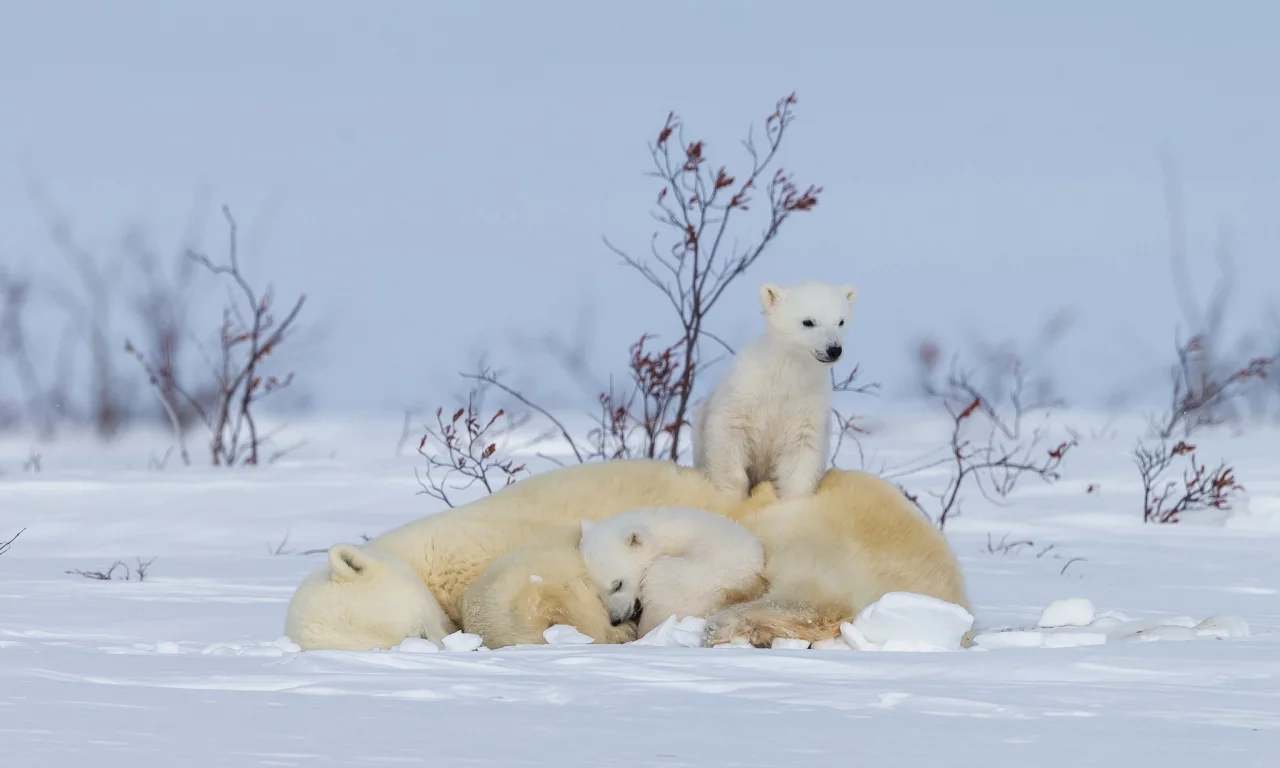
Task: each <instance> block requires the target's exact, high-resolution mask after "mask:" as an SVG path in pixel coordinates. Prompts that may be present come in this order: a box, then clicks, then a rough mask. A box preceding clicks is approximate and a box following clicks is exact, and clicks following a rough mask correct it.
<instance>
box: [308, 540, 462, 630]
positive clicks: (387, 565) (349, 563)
mask: <svg viewBox="0 0 1280 768" xmlns="http://www.w3.org/2000/svg"><path fill="white" fill-rule="evenodd" d="M455 629H456V627H455V626H454V624H453V622H452V621H450V620H449V617H448V615H447V614H445V612H444V610H443V609H442V608H441V607H440V603H439V602H437V601H436V599H435V597H434V596H433V595H432V594H431V590H429V589H427V585H426V584H424V583H422V579H420V578H419V577H418V574H417V573H415V572H414V571H413V569H412V568H410V567H409V564H408V563H406V562H404V561H403V560H401V559H399V558H397V557H395V556H393V555H389V554H385V553H379V552H375V551H372V550H370V549H367V548H361V547H357V546H354V545H351V544H336V545H334V546H333V547H332V548H330V549H329V562H328V563H327V564H326V565H324V566H322V567H320V568H317V569H316V570H315V571H313V572H312V573H311V574H310V575H309V576H307V578H306V579H304V580H303V582H302V585H301V586H299V587H298V589H297V591H296V592H294V593H293V599H292V600H290V602H289V610H288V613H287V614H286V615H285V625H284V631H285V634H286V635H288V636H289V639H291V640H292V641H293V642H295V643H297V644H298V645H299V646H301V647H302V650H304V651H307V650H318V649H322V648H323V649H335V650H350V651H368V650H373V649H374V648H384V649H385V648H390V647H392V646H394V645H398V644H399V643H400V641H401V640H403V639H404V638H406V637H422V638H425V639H427V640H430V641H431V642H433V643H435V644H436V645H440V644H441V640H442V639H443V638H444V636H445V635H448V634H450V633H451V632H453V631H454V630H455Z"/></svg>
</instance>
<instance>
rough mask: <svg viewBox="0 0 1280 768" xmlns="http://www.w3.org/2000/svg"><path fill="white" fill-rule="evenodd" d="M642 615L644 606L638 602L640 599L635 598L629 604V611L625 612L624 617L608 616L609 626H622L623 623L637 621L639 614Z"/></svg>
mask: <svg viewBox="0 0 1280 768" xmlns="http://www.w3.org/2000/svg"><path fill="white" fill-rule="evenodd" d="M642 613H644V605H643V604H642V603H641V602H640V598H638V597H637V598H636V601H635V602H634V603H632V604H631V610H629V611H627V614H626V615H625V616H613V615H610V616H609V624H611V625H612V626H615V627H616V626H618V625H619V624H622V623H624V622H628V621H639V620H640V614H642Z"/></svg>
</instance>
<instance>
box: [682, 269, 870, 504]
mask: <svg viewBox="0 0 1280 768" xmlns="http://www.w3.org/2000/svg"><path fill="white" fill-rule="evenodd" d="M856 296H857V291H856V290H855V289H854V288H853V287H852V286H848V285H846V286H836V285H828V284H826V283H818V282H805V283H799V284H797V285H792V286H787V287H785V288H780V287H778V286H776V285H765V286H763V287H761V289H760V303H761V305H762V306H763V308H764V316H765V325H766V328H765V332H764V333H763V334H762V335H761V336H759V337H758V338H757V339H756V340H755V341H753V342H751V344H749V345H747V346H746V347H744V348H743V349H742V350H741V351H739V352H738V354H737V355H736V356H735V357H734V358H733V362H732V364H731V365H730V366H729V370H728V371H727V372H726V373H725V375H724V377H723V378H721V379H720V381H719V383H718V384H717V385H716V388H715V390H714V391H712V393H711V395H710V396H709V397H708V398H707V401H706V402H705V403H704V404H703V405H702V407H701V408H700V409H699V413H698V417H697V420H696V422H697V423H696V426H695V427H694V435H693V463H694V466H696V467H698V468H699V469H701V470H702V471H703V472H705V473H706V474H707V476H708V477H709V478H710V479H711V481H712V483H714V484H715V486H716V487H717V488H719V489H721V490H724V491H729V492H731V493H734V494H736V495H737V496H738V497H739V498H746V497H747V494H748V493H749V492H750V490H751V488H752V487H753V486H754V485H755V484H756V483H760V482H763V481H765V480H771V481H773V483H774V485H775V486H776V487H777V491H778V496H779V497H780V498H783V499H787V498H791V497H793V496H799V495H803V494H809V493H813V491H814V489H815V488H817V486H818V481H819V480H820V479H821V478H822V473H823V472H824V471H826V468H827V457H828V454H829V453H830V450H831V447H830V446H831V375H830V368H831V366H832V365H833V364H835V362H836V361H837V360H839V359H840V356H841V353H842V351H843V346H844V335H845V330H846V327H847V326H848V323H849V319H850V316H851V313H852V309H853V300H854V298H855V297H856ZM806 323H809V324H810V325H806Z"/></svg>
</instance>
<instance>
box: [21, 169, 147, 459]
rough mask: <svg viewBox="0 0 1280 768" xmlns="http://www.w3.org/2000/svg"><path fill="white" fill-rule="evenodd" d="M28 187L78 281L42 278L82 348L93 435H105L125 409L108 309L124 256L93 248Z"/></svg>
mask: <svg viewBox="0 0 1280 768" xmlns="http://www.w3.org/2000/svg"><path fill="white" fill-rule="evenodd" d="M29 191H30V193H31V196H32V198H33V199H34V200H35V202H36V203H37V205H39V207H40V208H41V209H42V210H43V211H44V214H45V219H46V224H47V227H48V231H49V237H50V239H51V240H52V241H53V244H54V247H55V248H56V250H57V251H58V253H59V254H60V255H61V256H62V257H63V260H64V261H65V262H66V263H67V265H68V266H69V267H70V268H71V271H72V274H73V275H74V276H75V278H76V280H75V283H72V284H71V285H75V284H76V283H78V289H79V290H76V289H75V288H73V287H71V285H68V284H66V283H64V282H60V281H46V282H45V284H44V289H45V293H46V294H47V295H48V297H49V298H51V299H52V300H53V302H54V303H55V304H57V305H58V306H59V307H60V308H61V309H62V310H63V312H64V313H65V314H66V316H67V318H68V319H69V322H70V327H71V328H72V329H74V330H75V332H76V335H77V336H79V338H80V340H81V341H82V342H83V343H84V345H85V348H86V349H87V350H88V353H89V397H88V420H89V423H90V424H91V425H92V427H93V429H94V432H95V433H97V435H98V436H99V437H101V438H103V439H110V438H112V437H115V436H116V435H117V434H118V433H119V432H120V430H121V429H122V428H124V427H125V426H126V424H127V422H128V420H129V416H130V410H131V408H130V393H129V389H128V383H127V379H126V378H125V377H122V376H121V375H120V373H119V371H118V370H117V368H116V357H115V355H114V354H113V353H112V347H113V346H114V342H113V341H112V338H113V333H112V330H111V329H112V326H113V311H112V310H113V306H114V304H115V298H116V288H117V285H118V283H119V281H120V278H121V276H122V275H123V272H124V269H123V266H124V261H123V258H122V256H121V255H120V254H118V253H113V254H108V255H106V256H103V257H99V255H97V254H95V253H93V252H92V251H91V250H90V249H89V248H88V247H86V246H85V245H84V244H83V243H82V242H81V241H80V239H79V238H78V237H77V236H76V234H75V230H74V228H73V226H72V223H71V219H70V217H68V216H67V215H66V214H64V213H63V212H61V211H60V210H58V209H57V207H56V206H55V205H53V204H52V202H51V201H50V200H49V198H48V197H47V196H46V195H45V193H44V191H43V190H42V189H41V188H40V186H39V185H38V184H35V183H34V182H32V183H30V184H29Z"/></svg>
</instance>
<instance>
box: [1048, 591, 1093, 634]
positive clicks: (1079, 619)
mask: <svg viewBox="0 0 1280 768" xmlns="http://www.w3.org/2000/svg"><path fill="white" fill-rule="evenodd" d="M1092 621H1093V601H1092V600H1089V599H1088V598H1086V597H1068V598H1064V599H1062V600H1054V601H1053V602H1052V603H1049V604H1048V605H1046V606H1045V608H1044V611H1042V612H1041V613H1040V621H1038V622H1036V626H1037V627H1043V628H1046V629H1052V628H1054V627H1084V626H1088V625H1089V624H1090V623H1091V622H1092Z"/></svg>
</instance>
